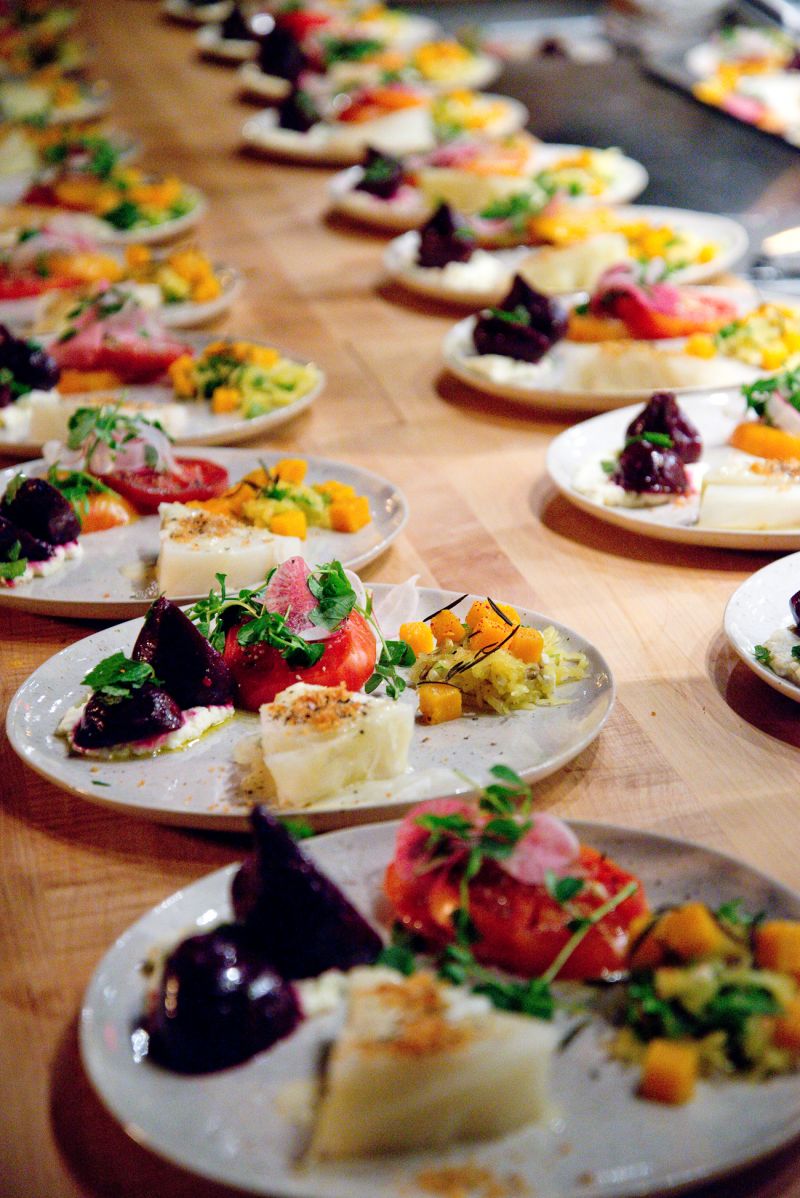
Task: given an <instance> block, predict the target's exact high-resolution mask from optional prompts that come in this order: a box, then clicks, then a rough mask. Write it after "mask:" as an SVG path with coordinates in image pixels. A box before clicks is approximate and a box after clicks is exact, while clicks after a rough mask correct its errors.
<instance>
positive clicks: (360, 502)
mask: <svg viewBox="0 0 800 1198" xmlns="http://www.w3.org/2000/svg"><path fill="white" fill-rule="evenodd" d="M328 515H329V517H330V521H331V528H332V529H333V530H334V532H358V530H359V529H360V528H364V527H365V526H366V525H367V524H369V522H370V520H371V519H372V515H371V513H370V510H369V500H368V499H367V497H366V495H356V497H355V499H334V501H333V503H332V504H331V506H330V507H329V508H328Z"/></svg>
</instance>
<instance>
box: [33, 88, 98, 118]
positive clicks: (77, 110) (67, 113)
mask: <svg viewBox="0 0 800 1198" xmlns="http://www.w3.org/2000/svg"><path fill="white" fill-rule="evenodd" d="M110 107H111V97H110V95H109V93H108V92H107V91H105V90H104V91H101V92H97V93H94V94H92V93H90V94H87V95H84V96H81V98H80V100H78V101H77V102H76V103H75V104H70V105H68V106H67V107H64V108H52V109H50V111H49V112H48V114H47V124H48V125H71V124H72V123H73V122H79V121H96V120H97V118H98V117H101V116H103V115H104V114H105V113H106V112H108V110H109V108H110Z"/></svg>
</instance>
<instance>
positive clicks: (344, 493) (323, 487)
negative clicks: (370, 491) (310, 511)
mask: <svg viewBox="0 0 800 1198" xmlns="http://www.w3.org/2000/svg"><path fill="white" fill-rule="evenodd" d="M314 490H315V491H318V492H319V493H320V495H327V496H328V498H329V499H331V500H334V499H355V497H356V489H355V487H351V486H350V484H349V483H340V482H337V481H336V479H335V478H332V479H330V480H329V481H328V482H326V483H314Z"/></svg>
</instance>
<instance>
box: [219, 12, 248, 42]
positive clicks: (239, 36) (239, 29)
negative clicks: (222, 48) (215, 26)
mask: <svg viewBox="0 0 800 1198" xmlns="http://www.w3.org/2000/svg"><path fill="white" fill-rule="evenodd" d="M219 34H220V37H222V38H226V39H227V40H229V41H236V42H251V41H253V40H254V34H253V31H252V29H251V28H250V26H249V25H248V23H247V19H246V17H245V15H244V13H243V12H242V10H241V8H240V7H239V5H238V4H234V6H233V8H232V9H231V11H230V12H229V13H228V15H227V17H226V18H225V20H224V21H223V22H222V24H221V25H220V27H219Z"/></svg>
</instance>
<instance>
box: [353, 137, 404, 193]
mask: <svg viewBox="0 0 800 1198" xmlns="http://www.w3.org/2000/svg"><path fill="white" fill-rule="evenodd" d="M362 169H363V172H364V173H363V175H362V177H361V178H360V179H359V181H358V183H356V186H355V190H356V191H366V192H367V194H368V195H371V196H377V198H378V199H379V200H391V198H392V196H395V195H397V193H398V191H399V190H400V187H401V186H402V183H403V179H404V177H405V170H404V167H403V163H402V162H401V161H400V159H399V158H393V157H392V156H391V154H383V153H381V151H380V150H375V149H373V148H372V146H368V147H367V152H366V155H365V156H364V161H363V163H362Z"/></svg>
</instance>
